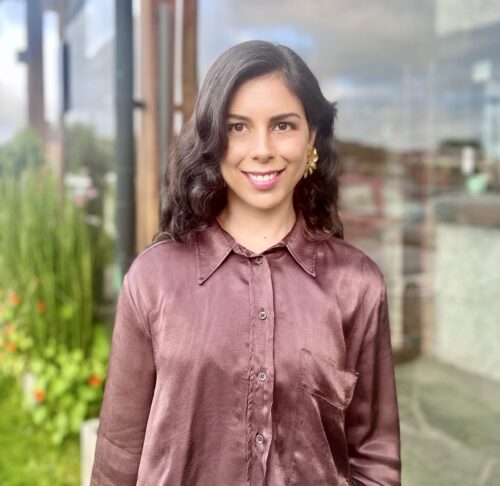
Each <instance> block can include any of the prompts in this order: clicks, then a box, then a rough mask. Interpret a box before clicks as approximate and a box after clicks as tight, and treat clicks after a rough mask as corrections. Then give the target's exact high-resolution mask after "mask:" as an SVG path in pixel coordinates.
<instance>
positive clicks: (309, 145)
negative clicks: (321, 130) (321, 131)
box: [307, 128, 317, 149]
mask: <svg viewBox="0 0 500 486" xmlns="http://www.w3.org/2000/svg"><path fill="white" fill-rule="evenodd" d="M316 132H317V130H316V129H315V128H310V129H309V140H308V141H307V148H309V149H312V148H313V147H314V142H315V141H316Z"/></svg>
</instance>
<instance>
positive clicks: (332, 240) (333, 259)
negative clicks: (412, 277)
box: [317, 236, 385, 294]
mask: <svg viewBox="0 0 500 486" xmlns="http://www.w3.org/2000/svg"><path fill="white" fill-rule="evenodd" d="M318 260H319V261H318V262H317V266H318V267H319V268H322V267H323V268H324V269H325V272H327V273H330V274H334V275H336V277H337V278H340V279H342V280H343V281H349V282H352V283H354V284H355V285H356V286H358V287H361V288H364V289H370V291H371V292H374V293H375V294H377V293H378V294H379V293H381V292H383V291H385V281H384V276H383V274H382V271H381V270H380V268H379V266H378V265H377V263H375V262H374V261H373V260H372V258H370V257H369V256H368V255H367V254H366V253H365V252H363V251H362V250H360V249H359V248H357V247H356V246H354V245H353V244H351V243H348V242H346V241H345V240H342V239H340V238H337V237H335V236H330V237H329V238H327V239H325V240H323V241H322V242H321V243H320V244H319V245H318Z"/></svg>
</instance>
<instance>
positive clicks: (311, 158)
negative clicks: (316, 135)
mask: <svg viewBox="0 0 500 486" xmlns="http://www.w3.org/2000/svg"><path fill="white" fill-rule="evenodd" d="M318 159H319V157H318V151H317V150H316V147H313V148H312V149H310V150H308V151H307V165H306V170H305V172H304V179H305V178H306V177H307V176H310V175H311V174H312V173H313V172H314V171H315V169H316V162H318Z"/></svg>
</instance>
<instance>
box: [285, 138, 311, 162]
mask: <svg viewBox="0 0 500 486" xmlns="http://www.w3.org/2000/svg"><path fill="white" fill-rule="evenodd" d="M279 153H280V155H281V156H282V157H284V158H285V159H287V160H289V161H290V162H297V163H300V162H302V161H304V162H305V160H306V157H307V145H306V143H305V142H304V140H298V139H284V140H282V141H280V143H279Z"/></svg>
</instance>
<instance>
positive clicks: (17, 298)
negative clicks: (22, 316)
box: [9, 292, 21, 307]
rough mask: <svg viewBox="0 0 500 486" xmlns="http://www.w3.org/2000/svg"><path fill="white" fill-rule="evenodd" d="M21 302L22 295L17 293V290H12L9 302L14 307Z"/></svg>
mask: <svg viewBox="0 0 500 486" xmlns="http://www.w3.org/2000/svg"><path fill="white" fill-rule="evenodd" d="M20 303H21V297H20V296H19V295H18V294H16V293H15V292H11V293H10V294H9V304H10V305H11V306H12V307H15V306H16V305H19V304H20Z"/></svg>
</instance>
